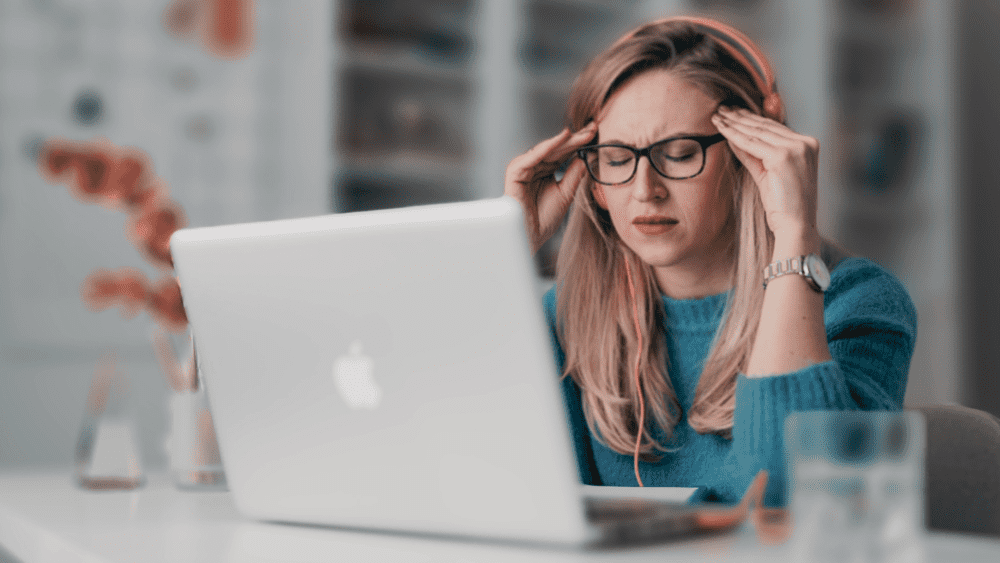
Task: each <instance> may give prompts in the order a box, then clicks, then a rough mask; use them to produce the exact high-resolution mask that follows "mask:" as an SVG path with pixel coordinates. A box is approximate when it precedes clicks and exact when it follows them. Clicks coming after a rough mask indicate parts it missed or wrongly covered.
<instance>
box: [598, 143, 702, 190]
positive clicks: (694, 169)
mask: <svg viewBox="0 0 1000 563" xmlns="http://www.w3.org/2000/svg"><path fill="white" fill-rule="evenodd" d="M638 152H639V151H637V150H635V149H632V148H629V147H617V146H598V147H594V148H591V149H588V150H587V151H586V152H585V156H586V159H585V160H586V162H587V169H588V170H590V173H591V175H593V177H594V179H595V180H597V181H598V182H601V183H604V184H624V183H625V182H628V181H629V180H631V179H632V176H634V175H635V170H636V168H637V166H638V156H639V155H638ZM649 161H650V163H651V164H652V165H653V168H655V169H656V171H657V172H659V173H660V174H662V175H663V176H666V177H667V178H672V179H675V180H680V179H684V178H690V177H692V176H697V175H698V174H699V173H700V172H701V169H702V166H703V165H704V163H705V150H704V149H703V148H702V146H701V143H699V142H698V141H696V140H694V139H673V140H670V141H666V142H663V143H657V144H655V145H653V146H652V147H650V149H649Z"/></svg>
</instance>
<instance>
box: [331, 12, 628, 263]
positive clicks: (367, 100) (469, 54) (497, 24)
mask: <svg viewBox="0 0 1000 563" xmlns="http://www.w3.org/2000/svg"><path fill="white" fill-rule="evenodd" d="M635 5H636V3H635V2H620V3H616V4H614V5H611V4H607V3H603V2H595V1H592V0H591V1H588V0H518V1H513V2H491V1H487V0H421V1H417V2H407V3H404V2H402V1H400V0H344V1H342V2H340V3H339V5H338V7H337V9H336V10H335V12H336V13H335V17H336V18H337V20H336V24H335V25H334V29H335V30H336V31H335V37H334V47H333V51H334V53H335V55H334V71H333V74H334V77H335V78H334V80H335V82H336V84H337V86H336V88H335V91H334V103H333V107H334V108H335V110H334V111H335V124H334V138H335V143H334V159H333V160H334V169H335V173H334V179H333V194H332V197H331V203H332V208H333V210H334V211H342V212H343V211H358V210H365V209H381V208H387V207H400V206H407V205H416V204H425V203H436V202H447V201H462V200H469V199H477V198H482V197H496V196H499V195H501V194H502V192H503V178H504V173H505V170H506V167H507V164H508V162H509V161H510V159H511V158H513V157H514V156H516V155H517V154H520V153H521V152H523V151H524V150H527V149H528V148H530V147H531V146H532V145H534V144H535V143H537V142H538V141H540V140H542V139H543V138H546V137H550V136H552V135H554V134H556V133H558V131H559V130H560V129H561V128H562V127H563V126H564V125H565V119H564V116H565V109H566V99H567V97H568V95H569V89H570V86H571V84H572V81H573V79H574V78H575V77H576V75H577V74H578V73H579V71H580V70H581V69H582V68H583V65H584V64H586V62H587V61H588V60H589V59H590V58H591V57H592V56H593V55H595V54H596V53H597V52H598V51H599V50H601V49H603V48H604V47H605V46H606V45H607V44H609V43H610V41H612V40H613V39H614V38H615V37H617V36H618V35H619V34H621V33H622V32H623V31H624V30H625V29H627V28H628V27H629V26H630V25H631V24H632V23H633V21H634V14H633V8H634V6H635ZM558 241H559V238H558V237H556V238H554V239H553V240H552V241H551V243H550V244H548V245H546V247H545V248H543V250H542V251H541V252H540V253H539V258H538V264H539V268H540V271H541V272H542V273H543V274H548V275H551V274H552V267H553V264H554V255H555V251H556V249H557V248H558Z"/></svg>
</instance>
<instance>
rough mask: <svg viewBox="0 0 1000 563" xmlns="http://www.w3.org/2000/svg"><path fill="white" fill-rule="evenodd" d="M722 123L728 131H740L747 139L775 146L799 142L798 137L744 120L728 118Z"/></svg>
mask: <svg viewBox="0 0 1000 563" xmlns="http://www.w3.org/2000/svg"><path fill="white" fill-rule="evenodd" d="M722 125H723V127H727V128H728V130H729V131H736V132H739V133H742V134H743V135H744V137H746V138H747V139H750V140H757V141H760V142H762V143H765V144H768V145H772V146H775V147H788V146H794V145H796V144H797V143H799V142H800V141H799V140H798V139H796V138H794V137H791V136H789V135H788V134H787V133H785V132H783V131H774V130H772V129H770V128H764V127H758V126H757V125H755V124H753V123H747V122H745V121H737V120H733V119H729V120H724V121H723V123H722Z"/></svg>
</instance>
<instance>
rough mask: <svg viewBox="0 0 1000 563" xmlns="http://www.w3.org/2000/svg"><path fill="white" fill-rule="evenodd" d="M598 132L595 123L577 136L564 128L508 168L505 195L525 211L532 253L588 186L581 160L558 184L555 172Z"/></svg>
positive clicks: (573, 163)
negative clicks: (584, 186)
mask: <svg viewBox="0 0 1000 563" xmlns="http://www.w3.org/2000/svg"><path fill="white" fill-rule="evenodd" d="M596 133H597V123H596V122H594V121H591V122H590V123H588V124H587V125H586V126H585V127H584V128H583V129H580V130H579V131H577V132H576V133H572V132H571V131H570V130H569V128H566V129H563V130H562V132H560V133H559V134H558V135H556V136H555V137H552V138H550V139H546V140H544V141H542V142H541V143H538V144H537V145H535V146H534V147H533V148H532V149H531V150H529V151H528V152H526V153H524V154H522V155H520V156H518V157H516V158H515V159H514V160H512V161H510V165H509V166H507V176H506V178H505V179H504V194H505V195H509V196H511V197H513V198H514V199H516V200H517V201H518V203H520V204H521V208H522V209H523V210H524V221H525V227H526V228H527V230H528V240H529V241H531V252H532V253H535V252H538V249H539V248H541V247H542V245H543V244H545V241H547V240H549V238H550V237H551V236H552V235H553V234H555V232H556V231H557V230H558V229H559V225H561V224H562V220H563V217H564V216H565V215H566V211H567V210H569V206H570V204H571V203H572V202H573V197H574V196H575V195H576V190H578V189H579V188H580V187H581V186H583V185H585V184H586V181H585V180H586V176H587V167H586V165H585V164H584V163H583V162H582V161H580V160H579V159H574V160H573V162H571V163H570V165H569V167H568V168H567V169H566V172H565V174H563V177H562V179H561V180H560V181H558V182H557V181H556V178H555V172H556V170H557V169H558V168H559V166H560V165H561V164H562V163H563V162H565V160H566V158H567V157H568V156H570V155H572V154H573V152H574V151H576V150H577V149H579V148H580V147H583V146H585V145H586V144H587V143H588V142H590V140H591V139H593V138H594V135H595V134H596Z"/></svg>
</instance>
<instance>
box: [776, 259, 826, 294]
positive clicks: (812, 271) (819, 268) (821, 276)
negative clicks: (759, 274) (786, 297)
mask: <svg viewBox="0 0 1000 563" xmlns="http://www.w3.org/2000/svg"><path fill="white" fill-rule="evenodd" d="M785 274H799V275H800V276H802V277H804V278H806V280H807V281H808V282H809V286H810V287H812V288H813V289H814V290H816V291H819V292H824V291H826V288H828V287H830V271H829V270H827V269H826V264H824V263H823V259H822V258H820V257H819V256H817V255H815V254H809V255H806V256H794V257H792V258H786V259H784V260H778V261H777V262H772V263H771V264H769V265H768V266H767V268H764V288H765V289H766V288H767V282H769V281H771V280H773V279H774V278H776V277H778V276H783V275H785Z"/></svg>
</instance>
